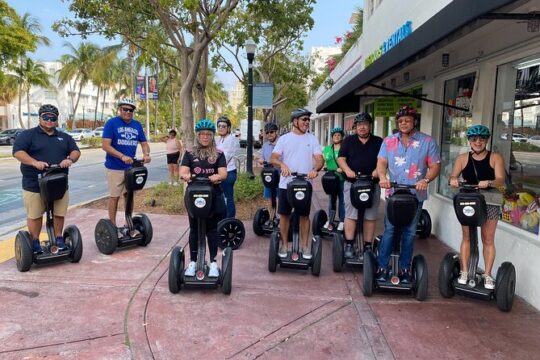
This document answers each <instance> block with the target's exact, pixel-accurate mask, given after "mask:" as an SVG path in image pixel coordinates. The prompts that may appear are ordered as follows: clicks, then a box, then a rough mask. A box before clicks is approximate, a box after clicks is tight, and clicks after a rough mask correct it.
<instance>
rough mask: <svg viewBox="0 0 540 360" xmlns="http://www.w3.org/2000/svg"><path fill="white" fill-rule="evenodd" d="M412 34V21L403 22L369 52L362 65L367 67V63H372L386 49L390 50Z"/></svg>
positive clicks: (385, 51)
mask: <svg viewBox="0 0 540 360" xmlns="http://www.w3.org/2000/svg"><path fill="white" fill-rule="evenodd" d="M411 34H412V21H410V20H409V21H407V22H406V23H405V24H403V25H402V26H401V27H400V28H399V29H397V30H396V31H395V32H394V33H393V34H392V35H390V37H389V38H388V40H386V41H385V42H383V43H382V44H381V46H379V47H378V48H377V49H376V50H375V51H373V52H372V53H371V54H369V55H368V56H367V57H366V60H365V62H364V67H365V68H366V67H368V66H369V65H371V64H373V62H374V61H375V60H377V59H378V58H380V57H381V56H383V55H384V54H386V53H387V52H388V51H390V49H391V48H393V47H394V46H396V45H397V44H399V43H400V42H401V41H403V39H405V38H406V37H407V36H409V35H411Z"/></svg>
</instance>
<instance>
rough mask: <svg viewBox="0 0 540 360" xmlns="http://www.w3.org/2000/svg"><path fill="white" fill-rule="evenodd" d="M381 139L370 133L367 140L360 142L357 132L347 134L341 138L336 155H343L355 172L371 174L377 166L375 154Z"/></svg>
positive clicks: (377, 151) (377, 152)
mask: <svg viewBox="0 0 540 360" xmlns="http://www.w3.org/2000/svg"><path fill="white" fill-rule="evenodd" d="M382 141H383V139H382V138H380V137H379V136H375V135H373V134H371V135H370V136H369V139H368V141H367V142H366V143H365V144H362V142H361V141H360V139H359V138H358V135H357V134H352V135H349V136H347V137H346V138H345V140H343V143H342V144H341V148H340V149H339V155H338V156H339V157H344V158H345V159H346V161H347V165H348V166H349V167H350V168H351V170H352V171H354V172H355V173H358V172H359V173H361V174H364V175H371V173H372V172H373V170H375V168H376V167H377V155H378V154H379V149H380V148H381V145H382Z"/></svg>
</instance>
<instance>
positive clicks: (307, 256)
mask: <svg viewBox="0 0 540 360" xmlns="http://www.w3.org/2000/svg"><path fill="white" fill-rule="evenodd" d="M302 257H303V258H304V259H306V260H310V259H311V258H312V257H313V255H311V246H309V245H308V247H307V248H305V249H303V250H302Z"/></svg>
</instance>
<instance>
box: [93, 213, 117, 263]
mask: <svg viewBox="0 0 540 360" xmlns="http://www.w3.org/2000/svg"><path fill="white" fill-rule="evenodd" d="M94 237H95V239H96V245H97V247H98V250H99V252H101V253H102V254H105V255H110V254H112V253H113V252H115V250H116V247H117V246H118V233H117V232H116V226H114V224H113V223H112V222H111V221H110V220H109V219H100V220H99V221H98V223H97V225H96V229H95V230H94Z"/></svg>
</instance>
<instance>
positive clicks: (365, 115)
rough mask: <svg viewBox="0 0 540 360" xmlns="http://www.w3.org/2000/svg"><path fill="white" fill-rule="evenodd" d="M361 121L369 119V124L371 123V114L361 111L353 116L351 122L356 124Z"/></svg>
mask: <svg viewBox="0 0 540 360" xmlns="http://www.w3.org/2000/svg"><path fill="white" fill-rule="evenodd" d="M362 121H369V123H370V124H372V123H373V119H372V118H371V115H369V114H368V113H366V112H361V113H359V114H357V115H356V116H355V117H354V122H353V124H356V123H359V122H362Z"/></svg>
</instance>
